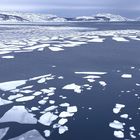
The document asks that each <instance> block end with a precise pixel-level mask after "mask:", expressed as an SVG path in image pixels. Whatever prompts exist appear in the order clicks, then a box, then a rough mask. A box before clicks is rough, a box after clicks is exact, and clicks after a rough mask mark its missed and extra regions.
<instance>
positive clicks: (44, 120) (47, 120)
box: [38, 112, 58, 126]
mask: <svg viewBox="0 0 140 140" xmlns="http://www.w3.org/2000/svg"><path fill="white" fill-rule="evenodd" d="M57 118H58V116H57V115H54V114H53V113H51V112H47V113H45V114H43V115H42V116H41V117H40V118H39V120H38V122H40V123H41V124H44V125H46V126H50V125H51V124H52V122H53V121H55V120H56V119H57Z"/></svg>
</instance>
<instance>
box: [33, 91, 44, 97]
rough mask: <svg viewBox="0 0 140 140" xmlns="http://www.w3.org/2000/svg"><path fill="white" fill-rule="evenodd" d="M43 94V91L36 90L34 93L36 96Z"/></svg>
mask: <svg viewBox="0 0 140 140" xmlns="http://www.w3.org/2000/svg"><path fill="white" fill-rule="evenodd" d="M41 94H42V92H41V91H36V92H35V93H33V95H34V96H39V95H41Z"/></svg>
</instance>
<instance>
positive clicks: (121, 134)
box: [114, 130, 124, 138]
mask: <svg viewBox="0 0 140 140" xmlns="http://www.w3.org/2000/svg"><path fill="white" fill-rule="evenodd" d="M114 136H115V137H117V138H124V133H123V132H122V131H120V130H119V131H114Z"/></svg>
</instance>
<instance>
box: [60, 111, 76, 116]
mask: <svg viewBox="0 0 140 140" xmlns="http://www.w3.org/2000/svg"><path fill="white" fill-rule="evenodd" d="M73 115H74V113H70V112H66V111H63V112H61V113H60V115H59V117H60V118H66V117H72V116H73Z"/></svg>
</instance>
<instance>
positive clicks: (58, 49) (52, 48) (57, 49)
mask: <svg viewBox="0 0 140 140" xmlns="http://www.w3.org/2000/svg"><path fill="white" fill-rule="evenodd" d="M49 49H50V50H51V51H54V52H58V51H63V50H64V49H62V48H59V47H49Z"/></svg>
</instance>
